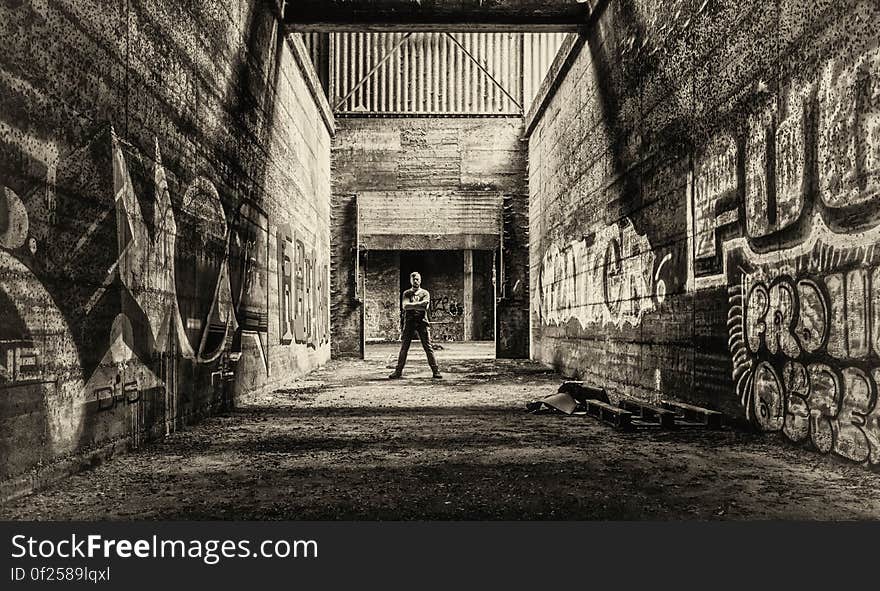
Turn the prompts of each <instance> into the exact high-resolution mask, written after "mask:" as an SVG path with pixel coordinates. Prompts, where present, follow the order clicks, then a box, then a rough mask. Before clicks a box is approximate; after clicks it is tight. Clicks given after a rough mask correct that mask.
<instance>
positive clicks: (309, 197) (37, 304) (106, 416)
mask: <svg viewBox="0 0 880 591" xmlns="http://www.w3.org/2000/svg"><path fill="white" fill-rule="evenodd" d="M271 6H272V4H271V3H264V2H256V1H254V2H222V1H219V0H207V1H206V0H199V1H198V2H178V1H173V2H171V1H167V0H143V1H138V0H135V1H131V2H124V3H121V2H109V3H108V2H97V1H96V2H90V1H88V0H79V1H77V2H61V3H48V4H47V3H45V2H15V3H12V4H4V5H3V6H0V44H2V46H0V72H2V75H0V185H2V186H0V195H2V196H0V500H2V499H3V498H9V497H12V496H15V495H17V494H21V493H23V492H26V491H28V490H31V489H33V488H35V487H39V486H41V485H43V484H44V483H46V482H48V481H50V480H53V479H55V478H58V477H61V476H63V475H65V474H67V473H70V472H72V471H75V470H77V469H78V468H80V467H81V466H83V465H87V464H88V463H89V462H91V461H94V460H95V458H98V457H101V456H102V455H106V454H108V453H112V452H113V451H115V450H120V449H125V448H129V447H132V446H137V445H139V444H140V443H141V442H142V441H144V440H146V439H149V438H152V437H159V436H162V435H164V434H166V433H168V432H170V431H172V430H174V429H175V428H177V427H178V426H180V425H182V424H185V423H188V422H190V421H192V420H194V419H196V418H197V417H199V416H202V415H204V414H206V413H210V412H212V411H213V410H215V409H217V408H220V407H222V406H225V405H227V404H229V403H230V401H231V400H233V399H237V398H241V397H244V396H247V395H249V394H251V393H253V392H254V391H256V390H259V389H261V388H265V387H270V386H272V385H276V384H280V383H282V382H283V381H284V380H287V379H290V378H291V377H293V376H296V375H299V374H301V373H303V372H305V371H307V370H309V369H311V368H314V367H316V366H317V365H318V364H320V363H322V362H323V361H325V360H326V359H328V357H329V343H328V339H329V314H328V304H329V295H328V289H327V288H328V280H329V233H330V230H329V216H330V211H329V209H330V179H329V175H330V168H329V163H330V131H329V129H330V128H329V127H328V124H329V123H332V117H329V118H328V116H327V113H329V111H328V109H327V108H326V104H324V105H323V107H324V108H323V109H322V108H321V107H322V104H321V102H320V100H321V97H320V95H317V94H315V93H313V92H312V90H313V88H314V84H313V83H312V82H313V81H312V80H311V79H310V77H311V76H313V73H312V72H311V70H309V67H310V66H306V65H305V63H307V60H305V61H304V60H302V59H297V58H298V56H299V57H300V58H301V57H302V55H301V54H300V52H299V50H298V47H299V46H298V45H297V42H295V41H289V42H288V41H286V40H285V39H284V38H283V37H282V36H281V35H280V34H279V31H278V28H277V21H276V18H275V15H273V14H272V12H271V10H272V9H271V8H270V7H271ZM299 49H301V48H299ZM322 113H323V115H322ZM325 121H327V122H328V123H325ZM285 294H287V296H286V297H285Z"/></svg>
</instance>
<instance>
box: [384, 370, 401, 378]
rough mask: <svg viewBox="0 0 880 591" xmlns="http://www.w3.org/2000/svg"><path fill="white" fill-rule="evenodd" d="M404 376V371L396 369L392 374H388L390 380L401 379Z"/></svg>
mask: <svg viewBox="0 0 880 591" xmlns="http://www.w3.org/2000/svg"><path fill="white" fill-rule="evenodd" d="M402 377H403V374H402V373H400V372H399V371H395V372H394V373H393V374H391V375H390V376H388V379H389V380H399V379H400V378H402Z"/></svg>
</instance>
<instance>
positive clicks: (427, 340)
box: [388, 272, 443, 380]
mask: <svg viewBox="0 0 880 591" xmlns="http://www.w3.org/2000/svg"><path fill="white" fill-rule="evenodd" d="M409 282H410V285H412V288H411V289H408V290H406V291H405V292H403V295H402V296H401V298H400V306H401V307H402V308H403V334H402V335H401V341H402V342H401V343H400V355H398V357H397V369H395V370H394V373H393V374H391V375H390V376H388V378H389V379H392V380H396V379H398V378H400V377H401V376H402V375H403V366H404V365H406V354H407V353H408V352H409V345H410V343H412V340H413V336H414V335H415V334H416V333H418V335H419V340H420V341H422V348H423V349H424V350H425V356H426V357H427V358H428V365H430V366H431V371H433V372H434V376H433V377H434V378H435V379H440V378H442V377H443V376H441V375H440V370H439V369H438V368H437V360H436V359H434V350H433V349H432V348H431V335H430V333H429V332H428V307H429V306H430V305H431V294H429V293H428V290H426V289H422V276H421V275H419V274H418V273H417V272H414V273H410V274H409Z"/></svg>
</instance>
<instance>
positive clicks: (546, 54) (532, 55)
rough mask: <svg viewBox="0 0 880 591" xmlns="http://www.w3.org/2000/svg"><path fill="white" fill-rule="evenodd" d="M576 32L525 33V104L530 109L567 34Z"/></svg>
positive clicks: (523, 55)
mask: <svg viewBox="0 0 880 591" xmlns="http://www.w3.org/2000/svg"><path fill="white" fill-rule="evenodd" d="M575 34H576V33H523V35H522V38H523V39H522V46H523V52H522V60H523V106H524V107H525V110H526V111H528V110H529V107H531V105H532V101H533V100H534V99H535V95H536V94H537V93H538V89H539V88H541V83H542V82H544V77H545V76H546V75H547V72H548V71H549V70H550V65H551V64H552V63H553V60H554V59H556V54H557V53H558V52H559V48H560V47H561V46H562V43H563V42H564V41H565V38H566V36H567V35H575Z"/></svg>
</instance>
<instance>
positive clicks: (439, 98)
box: [309, 33, 565, 115]
mask: <svg viewBox="0 0 880 591" xmlns="http://www.w3.org/2000/svg"><path fill="white" fill-rule="evenodd" d="M564 38H565V34H555V33H550V34H543V33H541V34H520V33H449V34H446V33H409V34H407V33H331V34H329V49H330V56H331V57H330V60H329V64H328V70H329V72H328V75H329V89H328V90H329V93H328V95H329V98H330V103H331V105H332V106H333V110H334V111H335V112H336V113H337V114H343V115H345V114H379V113H382V114H406V115H411V114H425V115H456V114H466V115H521V114H522V113H523V98H524V97H525V98H526V100H527V101H531V99H532V98H533V96H534V93H535V92H536V91H537V88H538V87H539V86H540V84H541V80H542V79H543V76H544V74H546V72H547V69H548V68H549V66H550V63H551V62H552V61H553V58H554V56H555V54H556V51H557V50H558V49H559V46H560V45H561V44H562V40H563V39H564ZM317 43H318V42H317V41H316V40H310V43H309V46H310V47H315V46H316V45H317ZM317 63H318V61H316V64H317ZM524 64H525V66H526V67H525V74H524V68H523V65H524ZM528 106H529V105H528V103H527V104H526V105H525V107H526V108H528Z"/></svg>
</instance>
